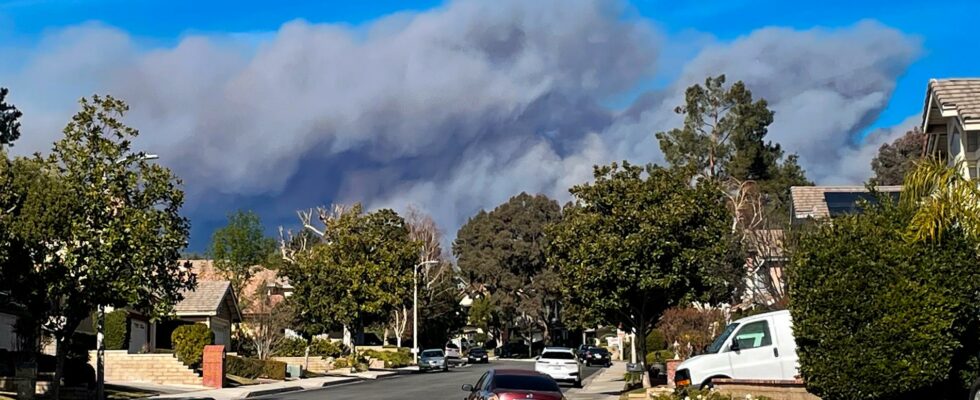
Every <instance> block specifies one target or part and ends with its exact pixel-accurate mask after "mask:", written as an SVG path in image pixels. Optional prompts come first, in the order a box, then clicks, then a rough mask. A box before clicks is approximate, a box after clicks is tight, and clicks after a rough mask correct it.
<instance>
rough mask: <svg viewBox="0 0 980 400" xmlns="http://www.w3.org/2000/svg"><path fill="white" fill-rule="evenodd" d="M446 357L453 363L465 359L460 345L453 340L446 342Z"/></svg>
mask: <svg viewBox="0 0 980 400" xmlns="http://www.w3.org/2000/svg"><path fill="white" fill-rule="evenodd" d="M445 353H446V358H447V359H448V360H449V362H451V363H459V362H460V361H461V360H462V359H463V353H462V352H461V351H460V350H459V346H457V345H456V343H453V342H446V346H445Z"/></svg>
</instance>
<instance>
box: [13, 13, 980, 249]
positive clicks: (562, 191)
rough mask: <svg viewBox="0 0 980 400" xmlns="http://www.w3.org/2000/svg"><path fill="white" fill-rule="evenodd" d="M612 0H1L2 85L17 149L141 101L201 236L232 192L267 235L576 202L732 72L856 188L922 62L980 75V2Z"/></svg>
mask: <svg viewBox="0 0 980 400" xmlns="http://www.w3.org/2000/svg"><path fill="white" fill-rule="evenodd" d="M600 1H604V2H603V3H585V2H578V1H550V2H549V1H547V0H541V1H527V2H525V1H521V0H494V1H485V2H481V1H476V0H461V1H459V2H451V3H444V2H441V1H428V0H421V1H393V0H383V1H365V2H351V1H343V2H341V1H286V2H268V1H261V2H260V1H253V0H241V1H226V0H218V1H187V0H171V1H158V0H130V1H122V0H90V1H67V0H65V1H57V0H13V1H9V0H0V58H3V59H4V62H3V63H0V86H7V87H10V88H11V91H12V92H11V93H12V94H11V100H13V101H14V102H15V104H17V105H18V106H20V107H21V108H22V110H23V111H24V112H25V119H24V126H25V131H26V132H25V135H24V138H22V140H21V141H20V142H19V143H18V145H17V146H16V147H15V150H20V151H23V152H31V151H44V150H46V146H47V143H50V142H51V140H52V139H53V138H54V136H55V135H56V134H57V131H58V129H59V127H60V126H61V125H63V123H64V121H67V119H68V118H69V116H70V114H71V113H72V112H73V110H74V100H75V99H78V98H79V97H81V96H86V95H89V94H91V93H93V92H96V93H102V92H110V93H114V94H119V95H120V96H122V97H123V98H124V99H125V100H127V101H128V102H129V103H130V105H131V106H133V113H132V114H133V117H132V123H133V124H134V125H136V127H137V128H139V129H141V130H142V131H143V133H144V135H143V137H141V140H144V142H141V143H140V144H142V145H145V146H147V147H149V148H151V149H152V150H153V152H157V153H162V154H161V159H160V162H161V163H164V164H166V165H168V166H170V167H171V168H174V169H175V170H176V171H177V172H178V174H180V176H182V177H183V178H185V182H186V189H187V191H188V202H187V203H188V204H187V207H185V212H186V213H187V214H188V215H189V217H190V218H191V220H192V227H193V230H192V244H191V250H194V251H200V250H203V248H204V245H205V243H206V241H207V238H208V236H209V235H210V232H211V231H212V230H213V229H214V228H215V227H216V226H220V224H221V223H222V220H223V218H224V216H225V215H226V214H227V213H228V212H230V211H233V210H235V209H239V208H247V209H254V210H256V211H257V212H259V213H260V215H261V216H262V217H263V219H264V220H265V221H266V223H267V224H268V225H269V226H270V233H271V232H273V229H274V227H275V226H277V225H287V226H288V225H290V224H294V223H295V214H294V211H295V210H296V209H299V208H307V207H313V206H317V205H320V204H328V203H330V202H335V201H340V202H354V201H358V202H364V203H365V204H366V205H367V206H368V208H377V207H392V208H395V209H396V210H403V209H404V208H405V207H406V206H407V205H413V206H417V207H419V208H421V209H422V210H423V211H425V212H429V213H431V214H432V215H433V216H434V217H435V219H436V221H437V222H438V223H439V224H440V226H441V227H442V228H443V230H444V231H445V232H446V234H447V237H448V238H451V237H452V236H454V233H455V231H456V229H457V228H458V227H459V225H460V224H461V223H462V222H464V221H465V220H466V218H467V217H468V216H469V215H472V214H473V213H474V212H475V211H476V210H479V209H481V208H492V207H494V206H495V205H496V204H499V203H501V202H503V201H505V200H506V199H507V198H508V197H510V196H512V195H514V194H516V193H518V192H520V191H529V192H537V193H545V194H548V195H549V196H552V197H556V198H558V199H559V200H561V201H564V200H568V194H567V188H568V187H569V186H571V185H573V184H576V183H579V182H582V181H584V180H586V179H588V177H589V174H590V172H591V165H592V164H594V163H605V162H610V161H613V160H621V159H629V160H632V161H635V162H662V157H661V156H660V155H659V149H658V148H657V145H656V143H655V141H654V140H653V139H652V136H653V135H652V134H653V133H654V132H656V131H658V130H664V129H669V128H670V127H672V126H676V124H677V123H678V122H679V120H678V119H677V117H676V116H675V115H673V113H672V112H671V111H670V110H672V109H673V106H675V105H677V104H676V103H677V102H679V101H680V100H679V99H680V97H679V95H680V94H681V93H682V91H683V87H685V86H686V85H687V84H689V83H690V82H696V81H699V80H701V79H703V77H704V76H705V75H709V74H711V75H713V74H718V73H728V74H733V75H736V76H737V77H738V79H744V80H746V83H747V84H749V88H750V89H753V90H754V91H756V93H757V94H759V95H761V96H765V97H766V98H767V99H769V100H770V103H771V104H772V107H773V109H774V110H776V113H777V114H776V123H775V124H774V125H773V127H772V129H771V130H770V132H771V134H770V137H771V138H772V139H773V140H777V141H779V142H780V143H782V144H784V148H786V149H787V150H788V151H790V152H797V153H799V154H800V156H801V161H802V163H803V165H804V167H805V168H806V169H807V171H808V174H809V176H810V177H811V179H813V180H815V181H816V182H817V183H818V184H822V183H835V184H836V183H851V184H853V183H861V182H863V180H864V179H866V178H867V177H868V175H869V170H870V168H869V167H868V163H869V161H870V157H871V156H873V154H874V151H875V149H876V148H877V146H879V145H880V144H881V142H882V141H883V140H888V139H891V138H893V137H894V136H895V135H897V134H900V133H901V132H904V130H905V129H907V128H908V127H909V126H910V124H911V123H914V117H915V115H916V114H917V113H919V112H920V110H921V107H922V102H923V99H922V96H923V95H924V92H925V87H926V84H927V82H928V79H930V78H943V77H964V76H980V48H978V46H977V45H976V43H978V42H977V41H976V40H975V37H976V36H977V35H976V34H974V33H973V31H975V30H976V29H975V28H973V27H974V26H975V22H974V21H973V20H972V19H971V17H974V16H976V15H980V5H978V3H980V2H976V1H966V0H949V1H945V2H942V3H941V4H935V3H922V2H914V1H853V0H851V1H839V0H828V1H821V2H810V3H807V4H799V2H790V1H761V0H760V1H750V0H730V1H689V2H676V1H665V0H634V1H632V2H629V3H617V2H616V0H608V1H607V0H600ZM610 9H611V10H613V11H609V10H610ZM297 20H300V21H305V22H297ZM597 43H598V44H597ZM760 71H761V72H760ZM243 102H244V103H243ZM420 115H421V116H424V118H419V116H420ZM873 132H874V133H880V134H877V135H871V137H868V135H869V133H873ZM866 137H867V139H866Z"/></svg>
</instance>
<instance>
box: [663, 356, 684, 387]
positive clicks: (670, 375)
mask: <svg viewBox="0 0 980 400" xmlns="http://www.w3.org/2000/svg"><path fill="white" fill-rule="evenodd" d="M665 364H667V387H675V386H677V382H675V381H674V377H675V376H677V366H678V365H680V364H681V360H667V361H666V362H665Z"/></svg>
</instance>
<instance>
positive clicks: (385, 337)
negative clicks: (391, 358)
mask: <svg viewBox="0 0 980 400" xmlns="http://www.w3.org/2000/svg"><path fill="white" fill-rule="evenodd" d="M395 318H398V317H397V316H395ZM396 323H397V322H396ZM390 331H391V328H389V327H387V326H386V327H385V332H384V337H383V338H381V346H382V347H384V346H387V345H388V332H390Z"/></svg>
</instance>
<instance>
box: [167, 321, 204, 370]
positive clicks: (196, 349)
mask: <svg viewBox="0 0 980 400" xmlns="http://www.w3.org/2000/svg"><path fill="white" fill-rule="evenodd" d="M170 340H171V343H172V344H173V347H174V354H175V355H177V359H178V360H180V361H181V362H182V363H184V365H187V366H190V367H195V368H196V367H197V366H198V365H200V364H201V358H202V357H203V356H204V346H207V345H209V344H212V343H214V332H211V329H210V328H208V326H207V325H204V324H200V323H198V324H193V325H182V326H178V327H177V329H174V332H173V333H172V334H171V335H170Z"/></svg>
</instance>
